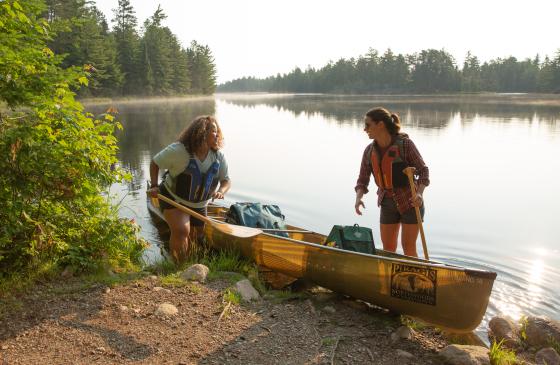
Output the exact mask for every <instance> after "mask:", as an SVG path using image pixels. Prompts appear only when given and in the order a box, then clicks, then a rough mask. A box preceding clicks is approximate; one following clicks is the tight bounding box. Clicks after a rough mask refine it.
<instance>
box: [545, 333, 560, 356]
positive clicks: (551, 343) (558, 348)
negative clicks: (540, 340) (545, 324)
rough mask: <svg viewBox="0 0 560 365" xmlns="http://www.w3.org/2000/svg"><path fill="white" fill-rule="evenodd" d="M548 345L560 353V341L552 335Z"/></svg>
mask: <svg viewBox="0 0 560 365" xmlns="http://www.w3.org/2000/svg"><path fill="white" fill-rule="evenodd" d="M547 342H548V345H549V346H550V347H552V348H553V349H554V350H555V351H556V352H557V353H558V354H560V342H558V341H556V340H555V339H554V338H553V337H552V336H550V337H549V338H548V341H547Z"/></svg>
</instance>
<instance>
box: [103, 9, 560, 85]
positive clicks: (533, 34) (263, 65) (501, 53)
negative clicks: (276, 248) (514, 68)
mask: <svg viewBox="0 0 560 365" xmlns="http://www.w3.org/2000/svg"><path fill="white" fill-rule="evenodd" d="M95 2H96V5H97V7H98V8H99V9H100V10H101V11H102V12H103V13H104V14H105V15H106V17H107V20H108V21H109V22H111V19H112V18H113V13H112V9H114V8H116V7H117V3H118V2H117V0H95ZM131 4H132V6H133V7H134V9H135V11H136V16H137V18H138V24H140V25H141V24H143V22H144V20H145V19H147V18H148V17H150V16H152V15H153V13H154V12H155V10H156V9H157V6H158V4H160V5H161V7H162V9H163V11H164V13H165V14H166V15H167V19H166V20H165V21H164V23H163V24H164V25H165V26H168V27H169V28H170V29H171V31H172V32H173V33H174V34H175V35H177V37H178V38H179V40H180V42H181V43H182V45H183V46H184V47H185V48H186V47H188V46H189V44H190V42H191V41H192V40H196V41H197V42H198V43H201V44H204V45H208V46H209V47H210V49H211V50H212V53H213V54H214V57H215V61H216V68H217V73H218V74H217V79H218V80H217V81H218V83H223V82H225V81H229V80H232V79H236V78H240V77H244V76H255V77H267V76H270V75H276V74H277V73H287V72H290V71H291V70H293V69H294V68H295V67H300V68H301V69H305V68H307V67H308V66H311V67H315V68H319V67H322V66H324V65H325V64H327V63H328V62H329V61H337V60H338V59H340V58H346V59H348V58H351V57H359V56H361V55H364V54H365V53H367V52H368V50H369V49H370V48H374V49H376V50H378V51H379V52H380V53H383V52H384V51H385V50H387V49H388V48H391V50H392V51H393V52H394V53H402V54H411V53H415V52H419V51H421V50H424V49H429V48H433V49H445V50H446V51H447V52H449V53H450V54H451V55H452V56H453V57H455V59H456V61H457V62H458V64H459V66H460V67H461V66H462V62H463V60H464V58H465V55H466V54H467V52H468V51H470V52H471V53H472V54H474V55H475V56H477V57H478V58H479V59H480V60H481V61H482V62H484V61H489V60H491V59H496V58H498V57H501V58H505V57H509V56H514V57H517V58H518V59H525V58H534V57H535V56H536V55H537V54H539V55H541V57H542V58H543V57H544V56H545V55H548V56H551V57H552V56H554V55H555V54H556V52H557V50H559V49H560V32H559V31H558V26H557V24H558V14H560V1H559V0H532V1H526V0H522V1H521V0H508V1H505V0H470V1H460V2H459V1H454V0H442V1H440V0H422V1H419V0H411V1H409V0H385V1H375V0H363V1H362V0H339V1H331V0H322V1H318V0H297V1H295V0H282V1H278V0H237V1H232V0H198V1H187V0H160V1H150V0H131Z"/></svg>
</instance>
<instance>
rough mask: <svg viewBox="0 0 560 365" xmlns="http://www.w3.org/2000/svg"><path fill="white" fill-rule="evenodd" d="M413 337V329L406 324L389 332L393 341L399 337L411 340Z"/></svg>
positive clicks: (399, 338)
mask: <svg viewBox="0 0 560 365" xmlns="http://www.w3.org/2000/svg"><path fill="white" fill-rule="evenodd" d="M412 337H414V331H413V330H412V328H410V327H407V326H400V327H399V328H397V329H396V330H395V332H393V333H391V342H393V343H395V342H397V341H399V340H401V339H403V340H411V339H412Z"/></svg>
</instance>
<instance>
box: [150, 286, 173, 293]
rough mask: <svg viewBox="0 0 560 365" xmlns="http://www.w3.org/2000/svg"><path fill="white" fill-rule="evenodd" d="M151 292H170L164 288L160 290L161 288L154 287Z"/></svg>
mask: <svg viewBox="0 0 560 365" xmlns="http://www.w3.org/2000/svg"><path fill="white" fill-rule="evenodd" d="M152 290H153V291H161V292H164V293H167V294H170V293H171V290H169V289H166V288H162V287H161V286H154V288H153V289H152Z"/></svg>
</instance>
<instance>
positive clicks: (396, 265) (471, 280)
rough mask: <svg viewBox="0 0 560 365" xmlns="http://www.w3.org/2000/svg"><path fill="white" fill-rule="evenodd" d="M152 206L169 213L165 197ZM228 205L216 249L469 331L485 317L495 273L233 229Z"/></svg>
mask: <svg viewBox="0 0 560 365" xmlns="http://www.w3.org/2000/svg"><path fill="white" fill-rule="evenodd" d="M148 209H149V211H150V212H151V213H152V214H153V215H155V216H157V217H159V219H163V214H162V213H161V211H160V209H159V201H158V200H157V199H154V198H148ZM227 211H228V208H226V207H222V206H218V205H210V206H209V207H208V217H210V218H211V222H212V224H206V225H205V227H204V233H205V236H206V239H207V242H208V243H209V244H210V245H211V246H212V247H214V248H217V249H234V250H238V251H239V252H241V254H242V255H243V256H245V257H247V258H249V259H252V260H254V261H255V262H256V263H257V264H258V265H259V266H262V267H265V268H268V269H270V270H273V271H275V272H279V273H282V274H284V275H288V276H290V277H293V278H298V279H299V278H302V279H305V280H308V281H311V282H313V283H315V284H317V285H319V286H322V287H324V288H328V289H330V290H333V291H335V292H337V293H341V294H344V295H348V296H351V297H353V298H356V299H361V300H363V301H366V302H368V303H371V304H374V305H377V306H379V307H383V308H387V309H389V310H391V311H393V312H396V313H401V314H405V315H409V316H412V317H416V318H419V319H420V320H422V321H424V322H427V323H430V324H432V325H435V326H437V327H439V328H442V329H446V330H449V331H452V332H470V331H472V330H474V329H475V328H476V327H477V326H478V325H479V324H480V322H481V320H482V317H483V316H484V313H485V312H486V307H487V305H488V300H489V298H490V294H491V292H492V286H493V284H494V280H495V278H496V273H495V272H491V271H485V270H479V269H472V268H464V267H460V266H454V265H448V264H444V263H440V262H436V261H432V260H430V261H427V260H424V259H421V258H415V257H409V256H404V255H400V254H397V253H393V252H388V251H384V250H380V249H376V252H375V255H368V254H362V253H357V252H353V251H345V250H341V249H338V248H334V247H329V246H324V245H323V243H324V242H325V241H326V236H325V235H322V234H319V233H316V232H310V231H306V230H305V229H302V228H300V227H296V226H291V225H288V227H287V229H288V230H290V231H293V232H290V233H289V237H287V238H286V237H280V236H276V235H273V234H270V233H267V232H264V231H262V230H260V229H256V228H248V229H247V231H248V232H250V234H239V235H235V234H232V233H231V232H233V231H240V230H239V229H238V228H241V227H240V226H234V225H231V224H228V223H225V222H224V220H225V217H226V214H227Z"/></svg>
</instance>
